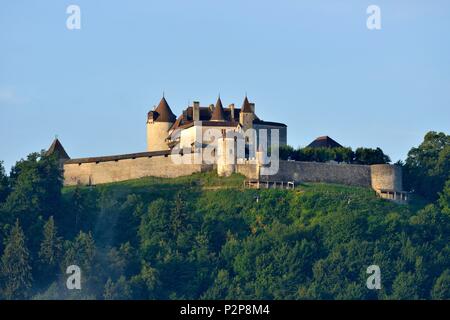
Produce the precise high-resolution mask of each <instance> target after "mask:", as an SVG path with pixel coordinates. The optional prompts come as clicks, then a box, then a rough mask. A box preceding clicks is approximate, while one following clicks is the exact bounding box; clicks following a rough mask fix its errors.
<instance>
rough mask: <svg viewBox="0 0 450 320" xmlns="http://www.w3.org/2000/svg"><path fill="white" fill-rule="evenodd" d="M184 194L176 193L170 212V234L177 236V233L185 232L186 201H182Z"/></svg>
mask: <svg viewBox="0 0 450 320" xmlns="http://www.w3.org/2000/svg"><path fill="white" fill-rule="evenodd" d="M184 197H185V194H184V193H183V192H182V191H180V192H178V193H177V195H176V197H175V204H174V206H173V208H172V210H171V215H170V220H171V226H170V227H171V229H172V234H173V235H174V236H177V234H178V233H180V232H182V231H183V230H186V227H187V226H186V222H187V216H188V214H187V207H186V201H185V199H184Z"/></svg>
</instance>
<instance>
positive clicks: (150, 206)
mask: <svg viewBox="0 0 450 320" xmlns="http://www.w3.org/2000/svg"><path fill="white" fill-rule="evenodd" d="M243 179H244V178H243V177H242V176H239V175H235V176H232V177H230V178H219V177H217V176H216V175H215V174H197V175H193V176H190V177H183V178H177V179H159V178H144V179H139V180H134V181H127V182H120V183H113V184H108V185H99V186H96V187H81V188H65V189H64V190H63V196H64V199H65V202H67V203H74V202H77V201H78V202H80V204H79V205H80V206H82V207H83V208H87V209H89V212H84V213H83V214H84V215H83V217H82V218H81V219H80V218H79V221H82V222H80V223H81V224H82V225H79V226H77V227H76V228H75V229H74V230H71V229H70V228H68V229H67V230H63V233H64V234H71V233H72V232H75V231H76V230H78V229H80V228H81V229H82V230H84V232H86V233H88V232H91V233H92V237H93V241H94V242H95V245H96V247H97V252H96V257H93V258H92V259H91V260H90V261H89V264H90V265H89V266H87V269H90V270H92V274H90V275H89V279H86V286H87V287H89V292H90V293H91V295H92V296H95V297H97V298H102V297H104V296H105V295H106V297H107V298H124V297H125V298H156V299H175V298H188V299H198V298H208V299H231V298H238V299H330V298H331V299H371V298H380V299H390V298H393V299H397V298H430V297H439V296H436V295H439V294H442V293H441V291H442V290H441V291H439V290H440V288H439V283H438V282H439V281H438V280H439V279H441V281H442V279H444V280H445V279H446V281H448V272H447V273H446V272H445V270H446V269H447V268H448V267H449V265H448V264H449V260H448V254H449V253H450V247H449V246H448V244H447V242H444V241H443V239H444V238H443V237H444V236H448V231H449V224H448V217H447V216H445V217H444V216H439V212H438V210H437V208H436V207H427V208H426V209H420V204H418V203H415V204H414V205H413V206H411V205H409V206H408V205H398V204H395V203H392V202H389V201H386V200H382V199H379V198H377V197H376V195H375V193H374V192H373V191H372V190H371V189H366V188H357V187H347V186H340V185H327V184H304V185H300V186H297V187H296V189H295V190H274V189H271V190H253V189H243V187H242V186H243ZM77 198H78V199H79V200H75V199H77ZM69 218H70V219H73V216H72V217H64V221H61V222H60V225H70V223H69V222H68V219H69ZM442 219H446V220H445V223H443V220H442ZM73 236H75V234H74V235H73ZM75 241H77V240H75ZM116 260H117V261H116ZM80 263H81V261H80ZM373 264H375V265H379V266H380V268H381V270H382V279H383V281H382V284H383V285H382V289H381V290H379V291H373V290H369V289H367V288H366V279H367V277H368V275H367V274H366V269H367V267H368V266H370V265H373ZM118 265H119V266H120V268H119V270H117V266H118ZM98 271H100V272H98ZM446 277H447V278H446ZM90 283H93V284H94V283H95V285H94V286H92V287H91V286H90ZM102 285H103V286H104V287H102ZM51 294H52V292H47V293H44V295H43V296H42V297H43V298H45V297H48V295H51Z"/></svg>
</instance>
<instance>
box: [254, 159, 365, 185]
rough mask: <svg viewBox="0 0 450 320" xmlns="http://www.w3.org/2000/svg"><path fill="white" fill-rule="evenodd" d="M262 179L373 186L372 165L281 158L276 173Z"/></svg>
mask: <svg viewBox="0 0 450 320" xmlns="http://www.w3.org/2000/svg"><path fill="white" fill-rule="evenodd" d="M261 179H262V180H272V181H295V182H327V183H338V184H346V185H353V186H361V187H370V186H371V171H370V166H364V165H351V164H332V163H319V162H302V161H284V160H280V168H279V171H278V173H277V174H276V175H273V176H263V177H261Z"/></svg>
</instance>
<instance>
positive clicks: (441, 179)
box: [404, 131, 450, 201]
mask: <svg viewBox="0 0 450 320" xmlns="http://www.w3.org/2000/svg"><path fill="white" fill-rule="evenodd" d="M404 169H405V170H404V176H405V185H406V187H407V188H408V189H410V190H414V191H415V192H417V193H418V194H420V195H422V196H424V197H425V198H426V199H427V200H429V201H435V200H436V199H437V198H438V193H439V192H440V191H441V190H442V189H443V187H444V184H445V182H446V181H447V180H449V179H450V136H449V135H446V134H445V133H443V132H439V133H437V132H434V131H430V132H428V133H427V134H426V135H425V137H424V140H423V142H422V143H421V144H420V145H419V146H418V147H417V148H412V149H411V150H410V151H409V152H408V157H407V159H406V162H405V166H404Z"/></svg>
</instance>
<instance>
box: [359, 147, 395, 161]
mask: <svg viewBox="0 0 450 320" xmlns="http://www.w3.org/2000/svg"><path fill="white" fill-rule="evenodd" d="M354 162H355V163H357V164H365V165H372V164H385V163H389V162H391V159H390V158H389V156H387V155H385V154H384V152H383V150H381V149H380V148H376V149H371V148H358V149H356V151H355V159H354Z"/></svg>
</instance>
